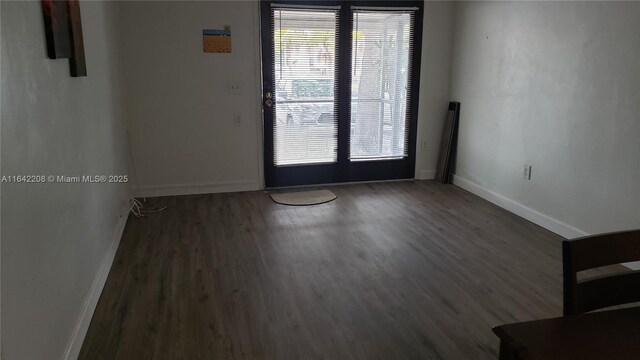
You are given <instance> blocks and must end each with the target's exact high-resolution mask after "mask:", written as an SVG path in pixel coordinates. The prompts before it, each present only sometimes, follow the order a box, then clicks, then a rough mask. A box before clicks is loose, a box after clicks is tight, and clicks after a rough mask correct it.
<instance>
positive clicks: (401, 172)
mask: <svg viewBox="0 0 640 360" xmlns="http://www.w3.org/2000/svg"><path fill="white" fill-rule="evenodd" d="M409 3H410V4H409V5H416V6H413V7H407V6H405V7H400V6H398V5H402V4H405V5H407V2H402V3H399V2H391V3H389V4H387V3H386V2H378V1H376V2H373V4H374V5H376V7H365V6H362V5H366V3H364V2H361V1H358V2H349V1H340V2H326V1H323V2H319V5H317V6H314V5H310V4H311V3H310V2H302V3H301V2H277V3H276V2H262V57H263V59H262V60H263V87H264V89H263V109H264V140H265V183H266V186H267V187H278V186H290V185H302V184H322V183H332V182H348V181H365V180H381V179H400V178H413V176H414V166H415V164H414V162H415V127H416V126H415V125H416V114H417V91H412V89H417V84H418V81H419V67H417V66H415V65H416V64H419V56H418V59H416V57H415V55H414V54H416V53H417V54H419V51H415V50H416V45H418V46H417V48H418V50H419V39H418V38H419V37H420V36H416V34H419V32H418V31H417V30H418V28H420V29H421V24H419V22H417V21H416V18H417V17H418V16H419V17H418V18H421V11H422V10H421V6H422V3H421V2H409ZM390 4H393V5H394V6H386V7H381V5H390ZM420 32H421V30H420Z"/></svg>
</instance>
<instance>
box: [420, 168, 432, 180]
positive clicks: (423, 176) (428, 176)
mask: <svg viewBox="0 0 640 360" xmlns="http://www.w3.org/2000/svg"><path fill="white" fill-rule="evenodd" d="M435 178H436V171H435V170H420V172H419V173H418V180H433V179H435Z"/></svg>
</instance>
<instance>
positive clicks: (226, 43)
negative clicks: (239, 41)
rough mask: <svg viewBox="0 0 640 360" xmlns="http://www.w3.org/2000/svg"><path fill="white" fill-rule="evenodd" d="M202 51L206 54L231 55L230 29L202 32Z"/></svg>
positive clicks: (205, 30)
mask: <svg viewBox="0 0 640 360" xmlns="http://www.w3.org/2000/svg"><path fill="white" fill-rule="evenodd" d="M202 51H204V52H206V53H223V54H229V53H231V29H230V28H228V27H227V28H225V29H224V30H213V29H204V30H202Z"/></svg>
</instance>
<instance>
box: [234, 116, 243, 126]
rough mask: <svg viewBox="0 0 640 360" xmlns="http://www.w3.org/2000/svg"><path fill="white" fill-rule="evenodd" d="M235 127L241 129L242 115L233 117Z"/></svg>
mask: <svg viewBox="0 0 640 360" xmlns="http://www.w3.org/2000/svg"><path fill="white" fill-rule="evenodd" d="M233 125H234V126H235V127H240V126H241V125H242V119H241V118H240V114H235V115H234V116H233Z"/></svg>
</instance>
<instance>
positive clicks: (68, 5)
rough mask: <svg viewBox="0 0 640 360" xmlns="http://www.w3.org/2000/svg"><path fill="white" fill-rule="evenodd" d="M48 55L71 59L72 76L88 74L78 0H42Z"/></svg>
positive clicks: (55, 57) (52, 57)
mask: <svg viewBox="0 0 640 360" xmlns="http://www.w3.org/2000/svg"><path fill="white" fill-rule="evenodd" d="M41 3H42V14H43V16H44V31H45V37H46V39H47V55H48V56H49V58H50V59H69V68H70V69H69V70H70V71H71V76H73V77H79V76H87V66H86V62H85V57H84V41H83V38H82V19H81V18H80V3H79V2H78V0H41Z"/></svg>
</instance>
